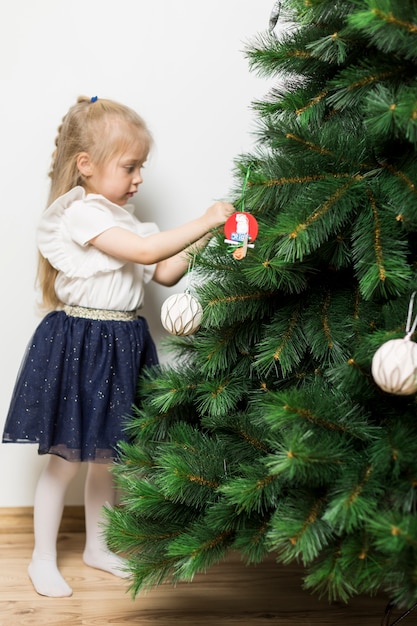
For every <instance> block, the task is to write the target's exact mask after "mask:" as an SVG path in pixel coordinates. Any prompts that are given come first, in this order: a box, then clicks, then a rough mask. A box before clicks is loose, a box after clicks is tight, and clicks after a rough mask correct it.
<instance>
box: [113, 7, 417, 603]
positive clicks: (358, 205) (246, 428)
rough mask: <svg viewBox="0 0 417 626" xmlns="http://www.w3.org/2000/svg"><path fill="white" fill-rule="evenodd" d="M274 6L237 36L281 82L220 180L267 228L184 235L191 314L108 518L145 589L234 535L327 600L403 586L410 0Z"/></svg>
mask: <svg viewBox="0 0 417 626" xmlns="http://www.w3.org/2000/svg"><path fill="white" fill-rule="evenodd" d="M279 4H280V6H279V7H277V8H279V9H280V12H279V19H278V25H279V35H277V34H276V33H275V30H273V29H272V28H271V29H270V30H268V31H266V32H265V33H261V34H258V35H254V40H253V41H251V42H250V43H249V44H248V46H247V50H246V54H247V58H248V60H249V65H250V69H251V70H252V71H257V72H258V73H259V74H260V75H263V76H265V77H268V79H273V81H274V83H273V88H272V89H271V90H270V91H269V93H268V94H267V95H266V96H265V98H264V99H262V101H259V102H256V103H254V105H253V106H254V115H256V116H257V123H258V130H257V136H256V143H255V146H254V148H253V150H252V151H251V153H249V154H243V155H240V156H239V157H237V159H236V167H235V172H234V181H235V182H234V189H232V190H231V191H230V193H231V196H232V201H233V202H234V204H235V206H236V207H237V210H242V211H244V212H246V213H249V214H250V215H252V216H253V217H254V218H255V219H256V220H257V224H258V227H259V231H258V236H257V238H256V240H255V241H253V242H252V247H251V246H248V247H247V249H246V246H244V248H245V250H244V253H245V254H244V255H243V258H240V259H239V258H235V257H236V256H238V255H234V254H233V253H232V252H233V249H235V250H236V249H237V248H236V247H233V246H231V245H230V244H228V243H225V234H224V232H223V230H221V231H218V232H216V233H214V238H213V239H212V241H211V244H210V245H208V246H207V247H206V248H205V249H204V250H202V251H199V252H198V253H196V254H195V255H194V257H193V260H194V272H193V274H194V275H197V277H198V280H197V282H196V285H195V287H194V289H195V295H196V297H197V298H198V300H199V302H200V303H201V305H202V308H203V319H202V323H201V327H200V329H199V330H198V332H197V333H195V334H194V335H192V336H187V337H172V338H171V339H170V349H171V350H172V352H173V358H172V364H170V365H164V366H161V367H160V368H159V369H157V370H155V371H151V372H148V373H147V374H146V376H145V377H144V378H143V379H142V380H141V381H140V392H141V398H142V402H141V404H140V406H138V407H137V408H136V410H135V412H134V415H133V416H132V417H131V418H130V420H129V422H128V429H129V431H130V434H131V435H132V437H133V438H134V442H133V443H131V444H126V445H122V446H121V462H120V464H118V465H117V466H116V467H115V475H116V479H117V482H118V485H119V486H120V488H121V492H122V501H121V504H120V506H119V507H117V508H115V509H113V510H112V511H110V512H109V513H108V515H109V528H108V531H107V537H108V541H109V544H110V545H111V546H112V547H113V549H116V550H117V551H121V552H124V553H126V554H127V555H128V558H129V568H130V571H131V574H132V586H131V590H132V593H133V595H136V594H138V593H139V592H140V591H141V590H142V589H144V588H148V587H151V586H154V585H158V584H160V583H161V582H162V581H179V580H191V579H192V578H193V576H194V575H195V574H196V573H197V572H200V571H204V570H206V569H207V568H209V567H210V566H211V565H212V564H213V563H215V562H217V561H219V560H222V559H224V558H225V556H226V555H227V553H228V551H229V550H231V549H233V550H237V551H238V552H239V553H240V554H241V556H242V559H243V560H244V561H245V562H246V563H256V562H261V561H262V560H263V559H265V558H266V556H267V555H269V554H270V553H273V554H274V555H275V557H276V560H277V562H279V563H284V564H288V563H290V562H299V563H301V564H302V565H303V569H304V572H305V575H304V583H305V586H306V588H307V589H310V590H311V591H312V592H316V593H318V594H320V595H325V596H327V597H328V598H329V600H330V601H331V600H334V599H341V600H345V601H348V600H349V598H350V597H352V596H353V595H355V594H373V593H376V592H378V591H382V592H386V593H387V596H388V597H389V598H391V599H392V601H393V602H394V603H395V604H397V605H398V606H409V605H410V604H411V603H414V602H415V601H416V600H417V585H416V579H417V510H416V505H417V493H416V486H417V416H416V396H415V394H414V390H415V388H416V387H415V385H414V374H413V371H414V367H415V365H414V363H415V362H416V361H415V360H414V361H412V363H413V365H412V376H411V378H410V377H409V375H408V374H407V372H406V365H405V364H404V367H403V363H402V361H401V358H400V363H399V365H398V366H397V365H396V362H397V360H398V358H397V357H398V355H397V349H396V347H394V348H393V349H392V350H391V351H389V352H388V354H386V355H383V356H382V357H381V359H380V361H379V365H378V367H379V372H380V375H381V376H382V377H385V378H384V380H385V385H388V387H389V390H388V391H387V387H386V386H385V387H383V386H382V387H381V383H380V381H379V380H378V381H377V380H376V379H375V378H374V377H373V375H372V370H371V367H372V361H373V357H374V355H375V353H376V352H377V350H378V349H379V347H380V346H382V345H385V344H386V343H387V342H388V341H391V340H393V339H397V340H401V339H403V338H404V336H405V334H406V330H407V332H408V331H410V326H411V322H412V321H413V317H414V311H413V301H412V294H413V292H414V291H415V290H416V289H417V276H416V267H415V265H416V261H417V191H416V189H417V187H416V185H417V159H416V146H417V2H416V1H415V0H283V1H282V2H281V3H279ZM241 256H242V255H241ZM410 303H411V304H410ZM407 319H408V325H407ZM406 326H407V329H406ZM409 337H410V338H411V339H410V338H408V339H406V340H404V341H399V342H396V343H395V346H400V347H403V346H404V342H405V341H406V342H407V349H408V348H411V353H412V349H413V348H414V347H415V345H416V344H415V342H414V341H413V338H414V336H413V328H411V331H410V332H409ZM390 345H392V344H390ZM400 352H401V349H400V350H399V353H400ZM412 359H413V356H412V354H411V360H412ZM394 366H395V367H394ZM387 381H388V382H387ZM390 385H391V386H390ZM407 385H408V387H407Z"/></svg>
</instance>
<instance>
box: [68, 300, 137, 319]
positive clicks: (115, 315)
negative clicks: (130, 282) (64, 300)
mask: <svg viewBox="0 0 417 626" xmlns="http://www.w3.org/2000/svg"><path fill="white" fill-rule="evenodd" d="M64 311H65V313H66V314H67V315H70V316H71V317H85V318H86V319H89V320H104V321H107V320H114V321H116V322H132V321H133V320H136V319H137V318H138V312H137V311H109V310H108V309H90V308H88V307H84V306H71V305H69V304H65V305H64Z"/></svg>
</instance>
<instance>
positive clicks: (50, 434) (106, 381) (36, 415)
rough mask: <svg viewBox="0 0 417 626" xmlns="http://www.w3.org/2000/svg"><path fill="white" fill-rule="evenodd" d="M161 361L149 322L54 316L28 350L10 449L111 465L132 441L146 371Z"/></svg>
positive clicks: (14, 403) (8, 434)
mask: <svg viewBox="0 0 417 626" xmlns="http://www.w3.org/2000/svg"><path fill="white" fill-rule="evenodd" d="M157 362H158V359H157V354H156V349H155V345H154V342H153V340H152V338H151V336H150V333H149V329H148V325H147V323H146V321H145V319H144V318H142V317H138V318H137V319H135V320H133V321H113V320H105V321H98V320H91V319H85V318H82V317H72V316H68V315H67V314H66V313H65V312H64V311H53V312H52V313H49V314H48V315H47V316H46V317H45V318H44V319H43V320H42V322H41V323H40V324H39V326H38V328H37V329H36V331H35V334H34V336H33V338H32V340H31V342H30V344H29V346H28V349H27V352H26V355H25V358H24V359H23V363H22V366H21V369H20V372H19V374H18V377H17V381H16V385H15V389H14V392H13V396H12V400H11V403H10V408H9V413H8V416H7V419H6V424H5V427H4V433H3V442H4V443H9V442H15V443H25V442H27V443H38V444H39V449H38V451H39V454H48V453H50V454H56V455H58V456H61V457H63V458H65V459H67V460H68V461H93V462H97V463H109V462H111V461H112V460H113V459H114V458H116V457H117V444H118V442H119V441H121V440H124V441H126V440H127V439H128V437H127V434H126V431H125V425H126V420H127V418H128V417H129V415H131V414H132V405H133V403H135V404H137V403H139V398H138V397H137V386H138V378H139V374H140V372H141V370H142V368H143V367H144V366H153V365H156V364H157Z"/></svg>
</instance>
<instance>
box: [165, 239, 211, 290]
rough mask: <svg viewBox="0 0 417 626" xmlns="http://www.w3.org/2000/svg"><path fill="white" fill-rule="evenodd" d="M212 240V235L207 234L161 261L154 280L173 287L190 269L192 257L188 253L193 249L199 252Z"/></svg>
mask: <svg viewBox="0 0 417 626" xmlns="http://www.w3.org/2000/svg"><path fill="white" fill-rule="evenodd" d="M209 240H210V235H208V234H207V235H205V236H204V237H201V239H199V240H198V241H196V242H195V243H194V244H193V245H192V246H189V247H188V248H186V249H185V250H182V251H181V252H179V253H178V254H175V255H174V256H172V257H169V258H168V259H164V260H163V261H160V262H159V263H158V264H157V266H156V268H155V272H154V275H153V280H154V281H155V282H156V283H159V284H160V285H165V287H172V285H176V284H177V282H178V281H179V280H180V279H181V278H182V277H183V276H184V274H185V273H186V271H187V270H188V266H189V264H190V257H189V254H188V253H192V252H193V250H194V251H195V252H197V251H198V250H200V249H201V248H203V246H204V245H205V244H206V243H207V242H208V241H209Z"/></svg>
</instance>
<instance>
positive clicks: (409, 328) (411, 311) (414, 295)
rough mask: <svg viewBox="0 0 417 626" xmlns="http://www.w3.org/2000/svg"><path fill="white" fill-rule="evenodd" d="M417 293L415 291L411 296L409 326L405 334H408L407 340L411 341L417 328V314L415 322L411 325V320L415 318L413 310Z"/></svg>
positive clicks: (406, 335) (407, 325) (408, 316)
mask: <svg viewBox="0 0 417 626" xmlns="http://www.w3.org/2000/svg"><path fill="white" fill-rule="evenodd" d="M416 293H417V291H413V293H412V294H411V298H410V302H409V304H408V315H407V324H406V327H405V333H406V334H405V339H410V337H411V335H412V334H413V333H414V331H415V329H416V327H417V314H416V316H415V318H414V322H413V323H412V324H411V318H412V316H413V309H414V299H415V297H416Z"/></svg>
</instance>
